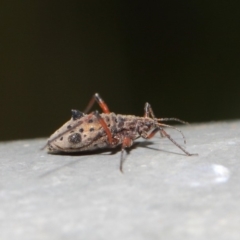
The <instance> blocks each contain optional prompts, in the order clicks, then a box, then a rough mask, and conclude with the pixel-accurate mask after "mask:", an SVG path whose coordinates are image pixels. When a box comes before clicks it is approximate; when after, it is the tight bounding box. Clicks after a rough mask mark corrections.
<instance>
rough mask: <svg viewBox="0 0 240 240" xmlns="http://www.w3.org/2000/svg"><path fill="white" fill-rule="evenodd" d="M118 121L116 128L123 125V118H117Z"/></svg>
mask: <svg viewBox="0 0 240 240" xmlns="http://www.w3.org/2000/svg"><path fill="white" fill-rule="evenodd" d="M118 121H119V123H118V128H122V127H123V126H124V120H123V118H119V119H118Z"/></svg>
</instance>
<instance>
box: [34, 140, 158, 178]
mask: <svg viewBox="0 0 240 240" xmlns="http://www.w3.org/2000/svg"><path fill="white" fill-rule="evenodd" d="M153 144H154V142H151V141H148V142H134V143H133V145H132V146H131V147H130V148H127V149H125V151H126V154H127V155H130V154H131V151H132V150H134V149H136V148H138V147H143V148H149V149H153V150H156V151H159V149H157V148H150V147H148V146H151V145H153ZM120 150H121V146H118V147H116V148H106V149H96V150H94V151H83V152H59V153H51V154H52V155H62V156H91V155H96V154H101V155H115V154H117V153H119V151H120ZM82 160H84V159H76V158H74V160H73V161H71V162H68V163H67V164H64V165H62V166H59V167H56V168H54V169H52V170H49V171H47V172H45V173H44V174H42V175H40V176H39V177H40V178H43V177H46V176H48V175H50V174H52V173H55V172H57V171H60V170H62V169H64V168H65V167H68V166H72V165H74V164H77V163H78V162H80V161H82ZM125 160H126V159H125ZM125 160H124V161H125Z"/></svg>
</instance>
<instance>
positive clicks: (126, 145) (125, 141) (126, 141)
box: [119, 137, 133, 173]
mask: <svg viewBox="0 0 240 240" xmlns="http://www.w3.org/2000/svg"><path fill="white" fill-rule="evenodd" d="M132 144H133V140H132V139H131V138H129V137H124V139H123V142H122V150H121V160H120V166H119V170H120V171H121V172H122V173H123V163H124V160H125V159H124V157H123V154H124V151H125V148H129V147H131V146H132Z"/></svg>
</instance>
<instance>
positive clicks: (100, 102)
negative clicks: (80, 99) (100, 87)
mask: <svg viewBox="0 0 240 240" xmlns="http://www.w3.org/2000/svg"><path fill="white" fill-rule="evenodd" d="M95 101H96V102H97V103H98V105H99V106H100V108H101V109H102V111H103V112H104V113H110V111H109V109H108V106H107V104H106V103H105V102H104V101H103V99H102V98H101V97H100V95H99V94H98V93H95V94H94V95H93V97H92V99H91V100H90V102H89V104H88V105H87V107H86V109H85V111H84V113H88V112H89V110H90V109H91V108H92V106H93V104H94V103H95Z"/></svg>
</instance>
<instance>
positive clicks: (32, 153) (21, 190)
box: [0, 121, 240, 240]
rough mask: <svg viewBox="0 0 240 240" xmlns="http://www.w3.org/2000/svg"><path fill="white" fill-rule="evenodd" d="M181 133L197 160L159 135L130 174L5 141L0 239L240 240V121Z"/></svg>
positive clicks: (109, 163)
mask: <svg viewBox="0 0 240 240" xmlns="http://www.w3.org/2000/svg"><path fill="white" fill-rule="evenodd" d="M180 129H181V130H182V131H183V132H184V134H185V136H186V137H187V146H186V149H187V150H188V151H190V152H192V153H193V152H194V153H199V156H192V157H188V156H185V155H183V154H182V153H181V151H180V150H179V149H177V148H176V147H175V146H174V145H173V144H172V143H171V142H169V141H168V139H165V138H160V137H158V136H157V137H155V138H154V139H152V140H151V141H148V144H145V142H144V141H143V143H140V144H138V145H137V146H135V148H134V149H132V150H131V152H130V154H129V155H128V156H127V160H126V162H125V164H124V171H125V172H124V174H121V173H120V172H119V169H118V167H119V159H120V152H117V153H116V154H112V155H111V154H109V153H108V152H105V153H98V154H93V155H74V156H66V155H50V154H47V153H46V151H41V150H40V148H41V147H42V146H43V145H44V144H45V141H46V139H36V140H24V141H12V142H6V143H1V144H0V156H1V159H0V171H1V172H0V204H1V205H0V239H1V240H11V239H24V240H28V239H51V240H54V239H88V240H89V239H117V240H118V239H119V240H120V239H121V240H128V239H138V240H139V239H140V240H141V239H240V174H239V173H240V161H239V157H240V150H239V144H240V137H239V133H240V122H237V121H236V122H226V123H224V122H220V123H210V124H200V125H192V126H183V127H180ZM170 132H171V136H172V137H173V138H174V139H176V140H177V141H178V142H182V139H181V137H180V135H179V134H178V133H177V132H175V131H170ZM138 142H141V140H139V141H138Z"/></svg>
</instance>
